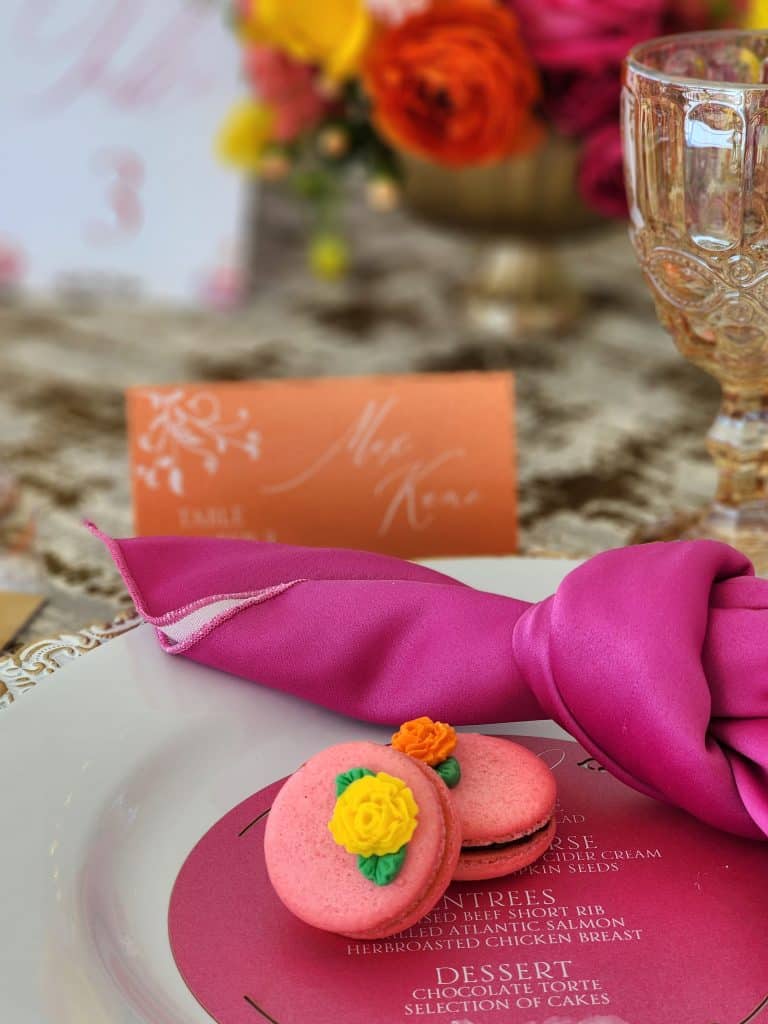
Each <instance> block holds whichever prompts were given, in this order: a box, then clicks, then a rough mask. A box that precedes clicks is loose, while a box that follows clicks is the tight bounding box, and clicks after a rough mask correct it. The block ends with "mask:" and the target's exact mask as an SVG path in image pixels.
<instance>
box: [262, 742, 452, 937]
mask: <svg viewBox="0 0 768 1024" xmlns="http://www.w3.org/2000/svg"><path fill="white" fill-rule="evenodd" d="M461 837H462V832H461V825H460V822H459V811H458V807H457V805H456V804H455V803H454V801H453V800H452V798H451V795H450V793H449V791H448V789H447V788H446V786H445V784H444V783H443V782H442V780H441V779H440V777H439V776H438V775H437V773H436V772H434V771H433V770H432V769H431V768H430V767H428V766H426V765H425V764H423V763H421V762H419V761H416V760H414V759H413V758H411V757H408V756H407V755H405V754H403V753H400V752H398V751H397V750H393V749H392V748H390V747H385V746H381V745H379V744H376V743H368V742H359V743H343V744H339V745H337V746H334V747H330V748H328V749H327V750H324V751H322V752H321V753H319V754H317V755H316V756H315V757H312V758H310V760H309V761H307V762H306V764H304V765H302V766H301V768H299V770H298V771H297V772H296V773H295V774H294V775H292V776H291V777H290V778H289V779H288V780H287V782H286V783H285V785H284V786H283V788H282V789H281V790H280V792H279V793H278V795H277V797H276V799H275V801H274V804H273V806H272V809H271V811H270V813H269V818H268V819H267V826H266V832H265V838H264V850H265V857H266V865H267V871H268V873H269V877H270V880H271V882H272V885H273V886H274V888H275V891H276V893H277V895H278V896H279V897H280V899H281V900H282V902H283V903H284V904H285V906H286V907H287V908H288V909H289V910H290V911H291V912H292V913H293V914H295V915H296V916H297V917H299V918H301V919H302V920H303V921H305V922H306V923H307V924H310V925H313V926H314V927H315V928H321V929H324V930H326V931H330V932H336V933H338V934H341V935H347V936H350V937H352V938H359V939H374V938H383V937H384V936H387V935H393V934H395V933H396V932H399V931H402V930H403V929H404V928H408V927H410V926H411V925H413V924H415V923H416V922H417V921H418V920H419V919H420V918H421V917H423V916H424V914H426V913H428V912H429V911H430V910H431V909H432V907H434V905H435V904H436V903H437V901H438V900H439V899H440V897H441V896H442V894H443V893H444V891H445V889H446V888H447V887H448V885H449V884H450V881H451V878H452V877H454V873H455V871H456V866H457V863H458V860H459V853H460V849H461Z"/></svg>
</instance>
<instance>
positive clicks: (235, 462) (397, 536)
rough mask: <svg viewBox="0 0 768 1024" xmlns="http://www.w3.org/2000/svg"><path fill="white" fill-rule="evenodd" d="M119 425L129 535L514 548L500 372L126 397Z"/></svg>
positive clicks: (511, 451)
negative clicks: (123, 433)
mask: <svg viewBox="0 0 768 1024" xmlns="http://www.w3.org/2000/svg"><path fill="white" fill-rule="evenodd" d="M128 420H129V431H130V449H131V472H132V482H133V495H134V511H135V527H136V531H137V532H138V533H140V534H151V533H157V534H182V535H209V536H226V537H244V538H256V539H260V540H268V541H278V542H280V543H286V544H312V545H319V546H340V547H355V548H365V549H368V550H376V551H384V552H387V553H390V554H397V555H401V556H405V557H420V556H423V557H426V556H429V555H451V554H457V555H470V554H500V553H507V552H511V551H514V550H515V546H516V482H515V439H514V426H513V423H514V404H513V380H512V377H511V375H509V374H505V373H491V374H471V373H469V374H435V375H424V376H403V377H370V378H346V379H326V380H299V381H296V380H293V381H270V382H266V381H265V382H250V383H242V384H240V383H237V384H193V385H180V386H178V387H142V388H133V389H131V390H130V391H129V392H128Z"/></svg>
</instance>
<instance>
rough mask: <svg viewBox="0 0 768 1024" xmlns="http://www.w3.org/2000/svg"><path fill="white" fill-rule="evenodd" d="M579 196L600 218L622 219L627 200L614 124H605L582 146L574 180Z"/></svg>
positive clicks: (619, 141)
mask: <svg viewBox="0 0 768 1024" xmlns="http://www.w3.org/2000/svg"><path fill="white" fill-rule="evenodd" d="M578 185H579V192H580V193H581V197H582V199H583V200H584V202H585V203H586V204H587V206H590V207H591V208H592V209H593V210H596V211H597V213H599V214H602V216H603V217H626V215H627V196H626V193H625V191H624V171H623V163H622V152H621V132H620V131H619V126H618V124H612V123H611V124H606V125H603V127H602V128H598V130H597V131H595V132H593V133H592V135H590V136H589V137H588V138H587V140H586V141H585V143H584V149H583V151H582V155H581V166H580V167H579V176H578Z"/></svg>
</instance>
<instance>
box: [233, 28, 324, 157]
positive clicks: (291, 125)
mask: <svg viewBox="0 0 768 1024" xmlns="http://www.w3.org/2000/svg"><path fill="white" fill-rule="evenodd" d="M245 73H246V75H247V76H248V79H249V80H250V82H251V84H252V85H253V87H254V89H255V90H256V92H257V93H258V95H259V97H260V98H261V99H262V100H263V101H264V103H265V104H266V105H267V106H269V107H271V109H272V110H273V112H274V115H275V123H274V129H273V134H274V137H275V139H276V140H277V141H278V142H291V141H292V140H293V139H295V138H296V137H297V136H298V135H301V133H302V132H304V131H306V130H307V129H309V128H314V126H315V125H316V124H317V123H318V121H320V119H321V118H322V117H323V115H324V114H325V113H326V112H327V110H328V101H327V100H326V99H325V98H324V97H323V96H322V95H321V94H320V92H319V90H318V85H317V77H316V74H315V72H314V71H313V69H312V68H311V67H309V66H308V65H306V64H300V63H299V62H298V61H295V60H292V59H291V58H290V57H288V56H286V54H284V53H280V51H279V50H273V49H271V48H270V47H267V46H252V47H250V49H249V50H248V51H247V53H246V55H245Z"/></svg>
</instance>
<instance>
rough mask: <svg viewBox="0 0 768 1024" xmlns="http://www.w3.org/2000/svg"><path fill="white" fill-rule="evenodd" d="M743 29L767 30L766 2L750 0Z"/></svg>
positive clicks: (767, 8)
mask: <svg viewBox="0 0 768 1024" xmlns="http://www.w3.org/2000/svg"><path fill="white" fill-rule="evenodd" d="M744 27H745V28H758V29H760V28H768V0H750V3H749V6H748V7H747V13H746V16H745V19H744Z"/></svg>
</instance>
